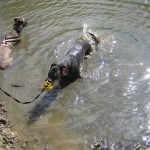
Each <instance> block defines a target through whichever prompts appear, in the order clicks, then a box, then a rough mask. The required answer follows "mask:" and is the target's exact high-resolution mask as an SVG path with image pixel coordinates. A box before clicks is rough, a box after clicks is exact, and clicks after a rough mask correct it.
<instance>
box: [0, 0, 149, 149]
mask: <svg viewBox="0 0 150 150" xmlns="http://www.w3.org/2000/svg"><path fill="white" fill-rule="evenodd" d="M16 16H24V17H26V18H27V20H28V25H27V26H26V28H25V29H24V30H23V33H22V41H21V43H20V44H19V45H18V46H16V47H15V49H14V51H13V52H12V56H13V58H14V63H13V66H12V67H10V68H8V69H6V70H3V71H0V84H1V87H2V88H3V89H5V90H6V91H7V92H9V93H10V94H12V95H13V96H14V97H16V98H18V99H20V100H21V101H30V100H32V99H33V98H34V97H35V96H36V95H37V94H38V93H39V92H40V91H41V88H42V83H43V81H44V80H45V78H46V77H47V73H48V70H49V66H50V64H51V63H53V62H59V60H60V59H61V58H62V57H63V56H64V53H65V52H66V51H67V50H68V49H69V48H70V47H71V46H72V45H73V43H74V41H75V40H76V39H78V38H79V37H80V36H81V35H82V33H83V26H84V25H86V26H88V27H89V29H90V30H92V31H93V32H95V33H96V34H98V35H99V37H100V44H99V45H98V50H97V51H96V52H95V53H94V54H93V55H92V58H91V59H88V60H87V61H85V62H84V64H83V66H82V73H83V76H84V78H81V79H78V80H77V81H76V82H74V83H72V84H70V85H69V86H67V87H66V88H64V89H62V90H61V89H60V88H59V87H57V88H56V89H55V90H54V91H51V92H49V93H46V92H45V93H43V94H42V96H41V97H40V98H38V100H37V101H36V102H34V103H31V104H29V105H21V104H18V103H16V102H14V101H13V100H12V99H11V98H9V97H7V96H6V95H4V94H3V93H2V92H1V93H0V94H1V99H3V100H4V101H5V103H6V104H7V107H8V108H9V113H10V114H9V115H10V118H11V119H12V120H13V122H14V127H15V129H16V130H17V133H18V135H19V136H20V137H21V138H22V139H26V140H27V141H28V142H29V143H30V148H29V149H31V150H37V149H38V150H40V149H43V147H44V146H45V145H46V144H47V145H48V146H49V149H51V150H66V149H67V150H87V149H91V147H92V143H93V142H94V141H97V140H98V139H99V138H101V137H104V139H105V144H106V146H107V147H110V148H111V149H112V150H121V149H123V148H121V146H120V147H119V146H118V145H123V146H128V145H131V147H132V146H133V144H134V143H136V144H137V143H139V144H142V145H145V146H148V147H149V146H150V99H149V97H150V53H149V50H150V49H149V48H150V40H149V39H150V0H120V1H119V0H70V1H67V0H62V1H58V0H53V1H48V0H45V1H42V0H38V1H35V0H30V1H24V0H1V1H0V33H1V34H0V38H1V39H2V38H3V37H4V36H5V34H6V33H8V31H9V30H10V29H12V25H13V18H14V17H16ZM12 84H17V85H21V87H12V86H11V85H12ZM117 143H119V144H117ZM120 143H122V144H120ZM116 145H117V146H116ZM128 149H131V148H129V147H128Z"/></svg>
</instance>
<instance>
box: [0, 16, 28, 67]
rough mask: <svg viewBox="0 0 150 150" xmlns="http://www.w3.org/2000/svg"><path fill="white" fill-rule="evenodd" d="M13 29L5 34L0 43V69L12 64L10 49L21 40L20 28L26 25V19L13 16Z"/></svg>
mask: <svg viewBox="0 0 150 150" xmlns="http://www.w3.org/2000/svg"><path fill="white" fill-rule="evenodd" d="M14 21H15V23H14V25H13V30H12V31H11V32H10V33H8V35H6V36H5V38H4V40H3V41H2V43H1V44H0V69H5V68H7V67H8V66H11V65H12V61H13V58H12V57H10V54H11V52H12V49H13V48H14V46H15V45H16V44H18V43H19V42H20V41H21V32H22V29H23V28H24V27H25V26H26V25H27V20H26V19H25V18H23V17H16V18H14Z"/></svg>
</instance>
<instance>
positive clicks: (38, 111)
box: [28, 86, 62, 124]
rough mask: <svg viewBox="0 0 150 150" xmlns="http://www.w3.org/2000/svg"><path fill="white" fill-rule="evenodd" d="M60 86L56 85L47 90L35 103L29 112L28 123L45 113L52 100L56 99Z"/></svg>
mask: <svg viewBox="0 0 150 150" xmlns="http://www.w3.org/2000/svg"><path fill="white" fill-rule="evenodd" d="M61 89H62V88H61V87H60V86H57V87H56V88H55V89H54V90H52V91H49V92H47V93H46V94H45V95H44V97H43V98H42V99H41V100H40V101H39V102H38V103H37V104H36V105H35V107H34V108H33V109H32V110H31V111H30V112H29V121H28V124H31V123H33V122H34V121H36V120H37V119H38V118H39V117H40V116H41V115H42V114H44V113H46V110H47V109H48V108H49V107H50V105H51V104H52V102H53V101H54V100H55V99H56V97H57V95H58V93H59V92H60V90H61Z"/></svg>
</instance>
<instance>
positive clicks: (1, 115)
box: [0, 101, 19, 150]
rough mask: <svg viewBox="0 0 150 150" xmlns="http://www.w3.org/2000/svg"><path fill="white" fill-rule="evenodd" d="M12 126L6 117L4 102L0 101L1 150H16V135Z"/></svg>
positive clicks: (17, 146)
mask: <svg viewBox="0 0 150 150" xmlns="http://www.w3.org/2000/svg"><path fill="white" fill-rule="evenodd" d="M12 128H13V125H12V123H11V121H10V120H9V117H8V116H7V109H6V108H5V107H4V102H2V101H0V148H1V150H18V149H19V145H18V137H17V133H16V132H15V131H13V129H12Z"/></svg>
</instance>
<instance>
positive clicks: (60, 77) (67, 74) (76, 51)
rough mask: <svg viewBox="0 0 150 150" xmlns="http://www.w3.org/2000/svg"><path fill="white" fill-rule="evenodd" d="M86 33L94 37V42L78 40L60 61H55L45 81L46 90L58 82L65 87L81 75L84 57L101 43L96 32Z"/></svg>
mask: <svg viewBox="0 0 150 150" xmlns="http://www.w3.org/2000/svg"><path fill="white" fill-rule="evenodd" d="M86 35H88V37H90V39H92V41H93V43H92V44H89V41H87V40H86V39H84V38H82V39H81V40H78V41H76V43H75V45H74V46H73V47H72V48H71V49H70V50H69V51H68V52H67V53H66V55H65V57H64V58H63V59H62V61H61V62H60V63H57V64H56V63H53V64H52V65H51V66H50V69H49V72H48V78H47V79H46V80H45V82H44V89H45V90H47V91H49V90H51V89H53V88H54V87H55V83H56V82H59V84H60V85H61V86H62V87H63V86H66V85H68V84H69V83H71V82H74V81H75V80H76V79H77V78H79V77H80V67H81V65H82V63H83V61H84V59H85V58H87V56H89V55H90V54H91V52H92V50H93V48H92V45H94V46H96V45H98V43H99V41H98V39H97V38H96V36H95V35H94V34H92V33H87V34H86ZM86 37H87V36H86ZM88 39H89V38H88Z"/></svg>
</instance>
